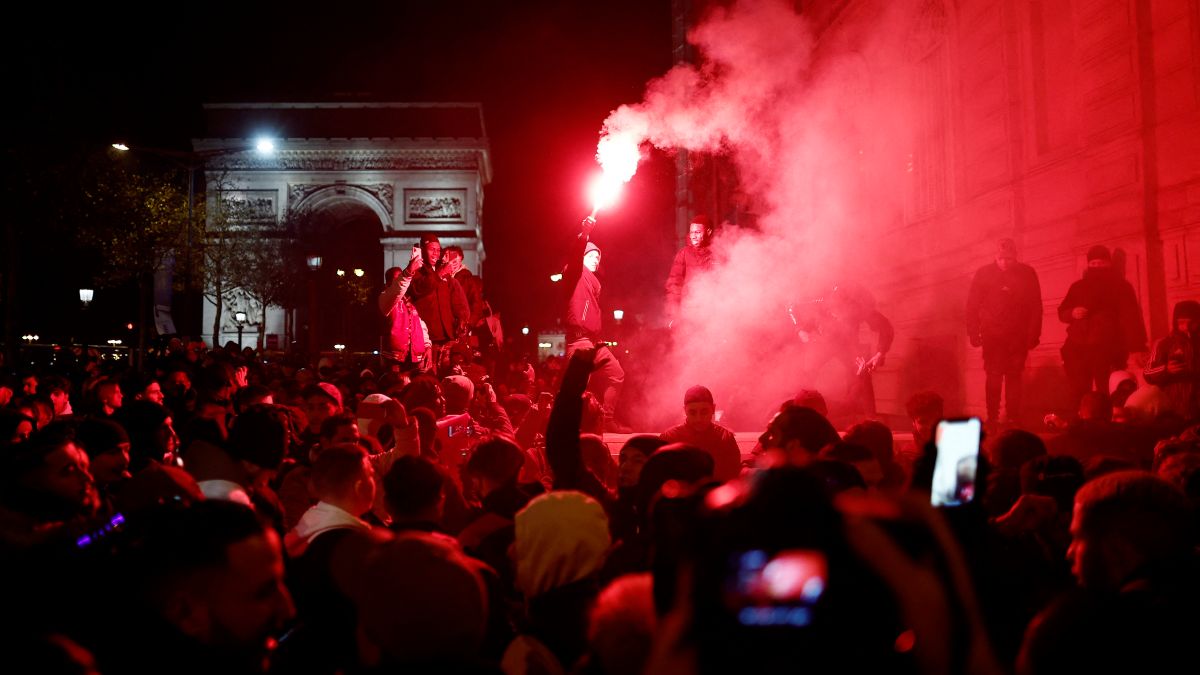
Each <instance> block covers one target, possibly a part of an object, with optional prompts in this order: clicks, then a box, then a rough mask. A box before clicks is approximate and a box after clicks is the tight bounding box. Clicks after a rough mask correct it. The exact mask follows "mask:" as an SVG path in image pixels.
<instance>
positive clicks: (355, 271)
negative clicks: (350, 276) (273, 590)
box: [354, 267, 366, 277]
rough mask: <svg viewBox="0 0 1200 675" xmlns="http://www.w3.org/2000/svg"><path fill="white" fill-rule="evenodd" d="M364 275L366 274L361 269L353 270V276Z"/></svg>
mask: <svg viewBox="0 0 1200 675" xmlns="http://www.w3.org/2000/svg"><path fill="white" fill-rule="evenodd" d="M364 274H366V272H364V271H363V270H362V268H361V267H355V268H354V276H356V277H361V276H362V275H364Z"/></svg>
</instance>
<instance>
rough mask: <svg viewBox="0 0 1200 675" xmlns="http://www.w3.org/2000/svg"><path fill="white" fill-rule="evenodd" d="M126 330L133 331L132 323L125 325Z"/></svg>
mask: <svg viewBox="0 0 1200 675" xmlns="http://www.w3.org/2000/svg"><path fill="white" fill-rule="evenodd" d="M125 330H133V324H132V323H127V324H125Z"/></svg>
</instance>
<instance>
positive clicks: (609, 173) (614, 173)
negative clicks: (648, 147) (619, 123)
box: [590, 134, 642, 216]
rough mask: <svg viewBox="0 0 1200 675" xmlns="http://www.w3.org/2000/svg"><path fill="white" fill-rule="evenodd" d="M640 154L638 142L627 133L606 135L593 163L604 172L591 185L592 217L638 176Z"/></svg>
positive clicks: (598, 147)
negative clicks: (631, 179) (595, 162)
mask: <svg viewBox="0 0 1200 675" xmlns="http://www.w3.org/2000/svg"><path fill="white" fill-rule="evenodd" d="M641 156H642V153H641V150H639V149H638V140H637V139H636V138H634V137H633V136H631V135H628V134H607V135H605V136H603V137H601V138H600V142H599V143H598V144H597V145H596V161H597V162H599V163H600V168H601V169H603V170H604V172H603V173H602V174H601V175H600V177H599V178H597V179H596V180H595V181H593V182H592V187H591V190H590V194H591V198H592V215H593V216H594V215H596V212H597V211H599V210H600V209H602V208H606V207H608V206H609V205H611V204H612V203H613V202H614V201H616V199H617V195H619V194H620V193H621V187H622V186H623V185H625V183H628V182H629V179H630V178H633V174H634V173H637V165H638V161H639V160H640V159H641Z"/></svg>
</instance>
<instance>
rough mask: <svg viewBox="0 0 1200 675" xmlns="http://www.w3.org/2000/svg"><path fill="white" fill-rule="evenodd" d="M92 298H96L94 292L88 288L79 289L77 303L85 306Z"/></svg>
mask: <svg viewBox="0 0 1200 675" xmlns="http://www.w3.org/2000/svg"><path fill="white" fill-rule="evenodd" d="M94 297H96V291H93V290H92V289H90V288H81V289H79V301H80V302H82V303H83V304H84V305H87V304H88V303H89V302H91V301H92V298H94Z"/></svg>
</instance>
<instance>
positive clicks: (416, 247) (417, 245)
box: [412, 244, 421, 258]
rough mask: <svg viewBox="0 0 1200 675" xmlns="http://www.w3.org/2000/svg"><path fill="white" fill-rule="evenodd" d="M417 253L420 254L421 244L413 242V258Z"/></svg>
mask: <svg viewBox="0 0 1200 675" xmlns="http://www.w3.org/2000/svg"><path fill="white" fill-rule="evenodd" d="M419 255H421V245H420V244H413V250H412V257H414V258H415V257H417V256H419Z"/></svg>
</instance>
